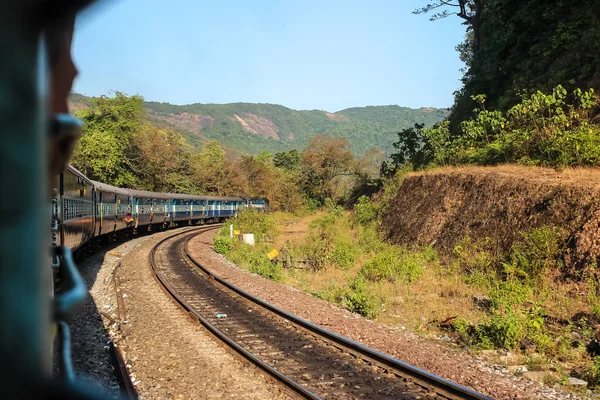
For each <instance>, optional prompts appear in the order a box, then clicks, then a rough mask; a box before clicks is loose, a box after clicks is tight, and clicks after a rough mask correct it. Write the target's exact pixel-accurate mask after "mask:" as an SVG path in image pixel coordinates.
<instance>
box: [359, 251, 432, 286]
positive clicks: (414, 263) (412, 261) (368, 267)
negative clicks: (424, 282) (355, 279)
mask: <svg viewBox="0 0 600 400" xmlns="http://www.w3.org/2000/svg"><path fill="white" fill-rule="evenodd" d="M424 262H425V260H424V258H423V256H422V255H421V254H419V253H407V252H402V251H401V250H400V249H398V248H395V247H391V246H390V247H389V248H388V249H386V250H385V251H383V252H381V253H379V254H377V255H375V256H374V257H373V258H372V259H371V260H370V261H369V262H367V263H366V264H365V265H363V266H362V268H361V269H360V272H359V275H360V276H362V277H364V278H365V279H367V280H369V281H372V282H381V281H388V282H396V281H398V280H401V281H403V282H407V283H410V282H414V281H416V280H418V279H419V278H420V277H421V275H423V264H424Z"/></svg>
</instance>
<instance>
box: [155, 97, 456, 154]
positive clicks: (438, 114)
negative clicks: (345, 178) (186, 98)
mask: <svg viewBox="0 0 600 400" xmlns="http://www.w3.org/2000/svg"><path fill="white" fill-rule="evenodd" d="M145 107H146V108H147V109H149V110H151V111H152V112H153V113H152V114H151V117H152V119H153V120H157V121H164V120H165V119H169V120H172V119H173V117H172V116H171V114H174V115H175V116H180V115H181V114H183V113H190V114H193V115H198V116H200V117H204V118H206V117H210V118H211V119H212V120H210V122H209V123H206V124H203V125H202V126H201V127H199V130H197V129H194V128H191V127H189V125H187V124H182V128H181V129H182V131H185V132H183V133H185V134H186V135H187V136H189V137H191V138H194V139H195V140H194V141H196V142H201V141H202V140H206V139H208V140H218V141H219V142H221V143H223V144H224V145H225V146H227V147H229V148H232V149H236V150H238V151H241V152H243V153H248V154H258V153H260V152H261V151H264V150H267V151H269V152H271V153H281V152H289V150H293V149H296V150H301V149H302V148H304V147H305V146H307V145H308V143H309V140H310V138H311V137H313V136H315V135H320V134H327V135H330V136H334V137H338V138H345V139H347V140H348V141H349V142H350V148H351V149H352V151H353V152H354V153H355V154H363V153H365V152H366V151H367V150H369V149H373V148H377V147H379V148H383V149H384V150H386V151H387V152H388V153H389V152H391V151H392V150H393V147H392V143H393V139H394V133H395V132H398V131H399V130H401V129H404V128H408V127H411V126H413V125H414V124H415V123H417V122H419V123H425V124H426V125H427V126H431V125H433V124H435V123H436V122H439V121H441V120H442V119H444V117H445V116H446V115H447V112H446V111H445V110H441V109H433V108H431V109H410V108H406V107H398V106H376V107H361V108H350V109H347V110H342V111H338V112H336V113H333V114H330V113H326V112H324V111H318V110H312V111H296V110H291V109H289V108H286V107H283V106H280V105H275V104H251V103H233V104H189V105H184V106H176V105H172V104H168V103H155V102H147V103H145ZM236 116H237V117H240V118H244V119H246V120H249V121H250V122H251V123H252V126H254V129H256V130H257V131H259V132H262V131H264V132H269V134H271V132H273V130H274V131H275V132H276V134H277V136H278V140H274V139H273V138H272V137H265V136H261V135H260V134H259V135H256V134H252V133H250V132H249V131H248V130H247V129H246V128H244V126H243V125H242V124H241V122H240V121H239V119H238V118H236ZM192 126H193V125H192ZM257 126H258V128H257ZM184 127H185V128H184ZM276 156H277V154H276Z"/></svg>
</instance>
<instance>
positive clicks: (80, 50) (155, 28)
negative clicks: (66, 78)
mask: <svg viewBox="0 0 600 400" xmlns="http://www.w3.org/2000/svg"><path fill="white" fill-rule="evenodd" d="M424 3H426V0H425V1H423V0H360V1H359V0H314V1H312V0H279V1H275V0H246V1H242V0H210V1H209V0H170V1H169V0H120V1H112V2H110V1H109V2H108V4H104V5H100V6H97V7H95V8H93V9H92V10H91V11H90V12H89V13H88V15H84V16H83V17H82V18H81V19H80V20H79V21H78V23H77V28H76V33H75V39H74V57H75V61H76V63H77V65H78V68H79V69H80V75H79V78H78V79H77V81H76V83H75V88H74V90H75V91H76V92H78V93H83V94H86V95H92V96H97V95H101V94H108V93H109V92H110V91H112V90H118V91H121V92H125V93H127V94H140V95H142V96H144V98H145V99H146V100H153V101H164V102H169V103H173V104H189V103H231V102H260V103H275V104H282V105H284V106H287V107H290V108H294V109H321V110H327V111H339V110H341V109H344V108H348V107H358V106H367V105H387V104H398V105H401V106H408V107H414V108H417V107H422V106H432V107H449V106H450V105H451V104H452V93H453V92H454V91H455V90H456V89H457V88H458V87H459V79H460V76H461V74H460V71H459V69H460V68H461V67H462V63H461V62H460V60H459V58H458V54H457V52H456V50H455V49H454V48H455V46H456V45H457V44H458V43H459V42H460V41H461V40H462V38H463V36H464V26H462V25H461V24H460V20H459V19H458V18H456V17H453V18H448V19H446V20H441V21H437V22H429V19H428V17H427V16H424V15H413V14H412V13H411V11H412V10H413V9H414V8H415V7H417V6H419V5H423V4H424Z"/></svg>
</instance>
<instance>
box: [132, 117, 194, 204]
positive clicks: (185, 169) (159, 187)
mask: <svg viewBox="0 0 600 400" xmlns="http://www.w3.org/2000/svg"><path fill="white" fill-rule="evenodd" d="M133 142H134V144H135V147H136V149H137V153H138V157H137V159H135V160H133V165H135V171H136V175H137V178H138V180H139V187H140V188H141V189H145V190H152V191H156V192H171V193H193V192H194V191H195V187H194V185H193V183H192V179H191V178H192V177H191V165H190V159H191V149H190V146H189V145H188V144H187V143H186V141H185V139H184V138H183V137H182V136H181V135H180V134H178V133H177V132H175V131H172V130H168V129H159V128H157V127H155V126H152V125H149V124H146V125H145V126H144V128H143V129H142V130H141V131H140V132H139V133H138V134H137V135H136V136H135V137H134V140H133Z"/></svg>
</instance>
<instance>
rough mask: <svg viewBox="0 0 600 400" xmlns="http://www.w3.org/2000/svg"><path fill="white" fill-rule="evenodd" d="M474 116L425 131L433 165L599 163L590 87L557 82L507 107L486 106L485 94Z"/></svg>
mask: <svg viewBox="0 0 600 400" xmlns="http://www.w3.org/2000/svg"><path fill="white" fill-rule="evenodd" d="M473 99H474V100H475V101H477V102H478V103H479V108H476V109H475V117H474V118H472V119H468V120H465V121H463V122H462V124H461V127H460V133H459V134H458V135H452V134H451V133H450V125H449V123H447V122H446V123H442V124H439V125H437V126H436V127H434V128H432V129H429V130H426V131H425V137H426V138H427V141H428V144H429V145H431V148H432V151H433V160H434V162H435V163H437V164H461V163H473V164H495V163H500V162H517V163H522V164H527V165H546V166H555V167H563V166H598V165H600V126H599V125H598V124H597V122H595V120H594V115H595V109H596V108H597V104H598V98H597V96H596V95H595V92H594V90H593V89H590V90H589V91H587V92H583V91H581V90H579V89H577V90H575V91H574V92H573V94H572V96H568V95H567V91H566V90H565V89H564V88H563V87H562V86H560V85H559V86H557V87H556V88H554V90H553V91H552V92H551V93H549V94H547V93H543V92H541V91H537V92H535V93H533V94H531V95H525V96H523V97H522V98H521V102H520V103H519V104H516V105H515V106H513V107H511V108H510V109H509V110H508V111H506V112H502V111H498V110H495V111H489V110H486V109H485V107H484V103H485V97H484V96H476V97H474V98H473Z"/></svg>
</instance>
